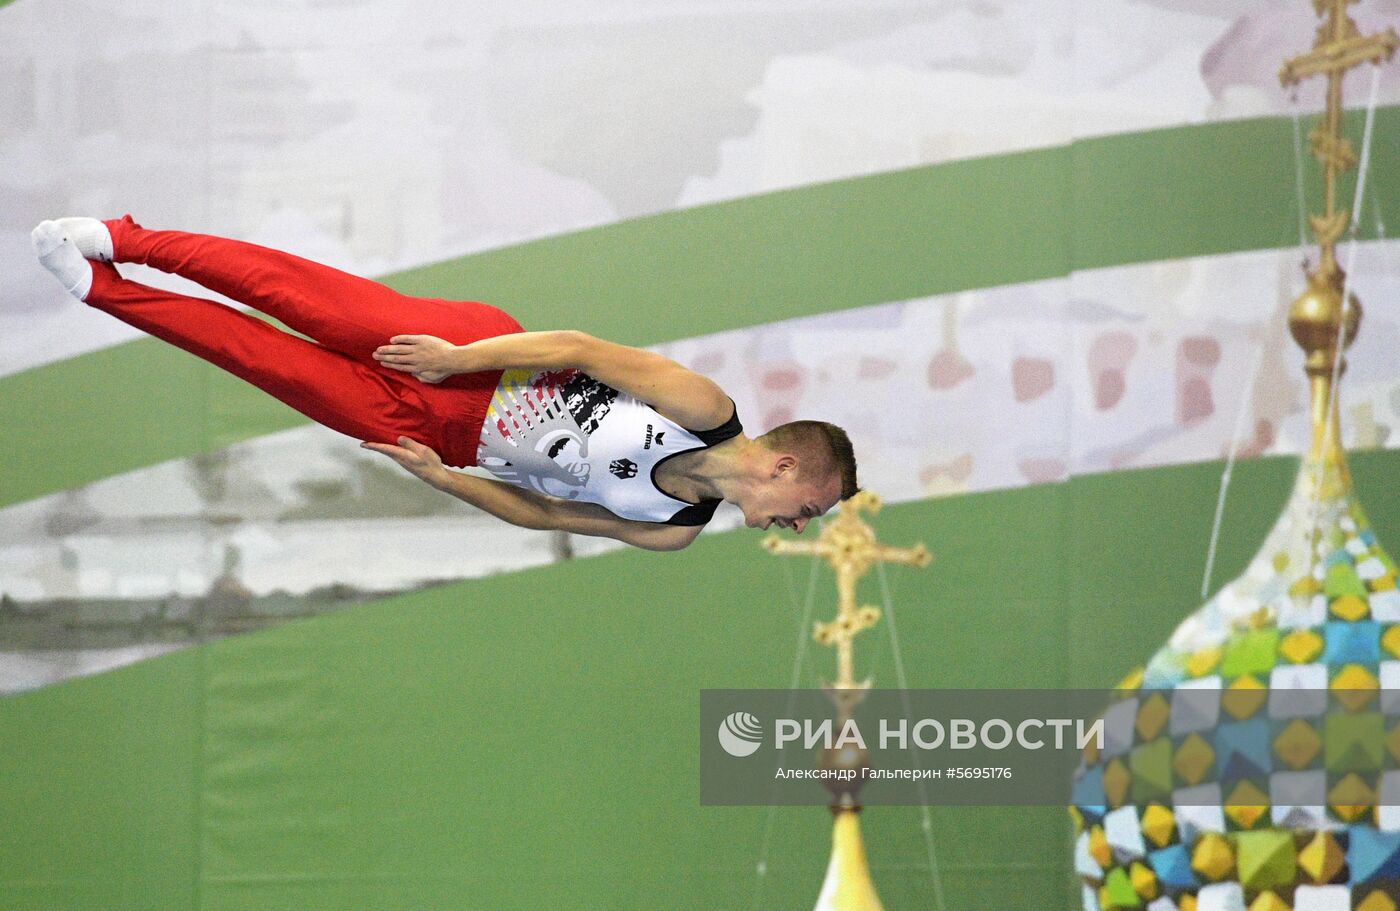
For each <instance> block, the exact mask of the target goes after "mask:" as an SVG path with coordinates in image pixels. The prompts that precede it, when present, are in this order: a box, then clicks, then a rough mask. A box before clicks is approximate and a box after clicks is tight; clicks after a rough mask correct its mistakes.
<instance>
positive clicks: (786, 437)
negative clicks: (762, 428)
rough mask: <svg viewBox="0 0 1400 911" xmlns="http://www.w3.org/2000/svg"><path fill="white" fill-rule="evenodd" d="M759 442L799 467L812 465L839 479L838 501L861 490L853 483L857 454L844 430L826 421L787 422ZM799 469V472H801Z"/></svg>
mask: <svg viewBox="0 0 1400 911" xmlns="http://www.w3.org/2000/svg"><path fill="white" fill-rule="evenodd" d="M758 441H759V442H760V443H762V444H763V445H764V446H767V447H768V448H769V449H770V450H772V451H774V452H791V453H793V454H795V455H796V456H797V458H798V461H799V466H802V465H812V466H814V467H815V470H816V471H818V472H820V473H822V474H826V473H829V472H832V471H835V472H838V473H839V474H840V477H841V499H843V500H849V499H850V498H851V497H853V496H855V495H856V494H857V493H858V492H859V491H860V483H859V482H858V481H857V480H856V453H855V449H853V448H852V446H851V438H850V437H848V436H846V431H844V430H842V429H841V428H840V427H837V426H836V425H835V424H828V423H827V422H826V421H789V422H788V423H786V424H779V425H778V426H777V427H774V428H773V429H772V430H770V431H768V432H767V433H765V434H763V435H762V436H760V437H759V438H758ZM802 470H803V469H802V468H801V467H799V468H798V471H802Z"/></svg>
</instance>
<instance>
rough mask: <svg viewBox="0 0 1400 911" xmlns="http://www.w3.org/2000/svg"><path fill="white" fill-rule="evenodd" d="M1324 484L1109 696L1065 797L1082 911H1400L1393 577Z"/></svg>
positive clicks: (1371, 539) (1397, 607)
mask: <svg viewBox="0 0 1400 911" xmlns="http://www.w3.org/2000/svg"><path fill="white" fill-rule="evenodd" d="M1315 481H1316V475H1315V474H1314V473H1313V472H1311V471H1309V470H1308V467H1307V466H1305V467H1304V469H1303V470H1302V471H1301V472H1300V474H1299V477H1298V481H1297V483H1296V484H1295V486H1294V490H1293V496H1292V497H1291V499H1290V500H1289V502H1288V505H1287V507H1286V508H1285V510H1284V512H1283V515H1282V516H1281V517H1280V518H1279V520H1278V522H1277V523H1276V524H1275V526H1274V528H1273V530H1272V532H1271V533H1270V534H1269V536H1268V539H1267V540H1266V541H1265V543H1264V546H1263V548H1262V549H1261V550H1260V551H1259V553H1258V555H1257V556H1256V557H1255V558H1254V559H1253V561H1251V563H1250V564H1249V566H1248V568H1247V569H1246V570H1245V572H1244V573H1243V574H1242V575H1241V576H1240V577H1239V578H1237V579H1235V580H1234V581H1232V582H1230V583H1229V584H1228V585H1226V586H1225V587H1224V588H1222V589H1221V590H1220V592H1219V593H1217V594H1216V595H1215V597H1213V598H1211V600H1210V601H1209V602H1207V603H1206V604H1205V605H1204V606H1203V607H1202V608H1201V609H1200V610H1198V611H1197V612H1196V613H1195V614H1193V615H1191V616H1190V617H1189V618H1187V620H1186V621H1185V622H1183V623H1182V624H1181V626H1179V627H1178V628H1177V630H1176V632H1175V633H1174V634H1173V635H1172V637H1171V640H1170V641H1169V642H1168V643H1167V645H1166V646H1164V647H1163V648H1162V649H1161V650H1160V651H1158V652H1157V654H1156V655H1154V656H1153V657H1152V659H1151V661H1150V662H1149V663H1148V665H1147V667H1146V668H1145V669H1144V670H1143V671H1141V672H1139V673H1137V674H1135V675H1134V676H1133V677H1132V678H1130V679H1129V680H1127V681H1125V682H1124V685H1123V686H1122V687H1120V690H1121V691H1122V695H1123V698H1122V700H1121V701H1119V702H1116V703H1115V704H1114V706H1113V707H1112V708H1111V709H1110V710H1109V712H1108V714H1107V718H1108V719H1109V725H1108V730H1109V736H1108V737H1107V739H1106V742H1105V745H1104V748H1103V750H1102V751H1101V752H1100V753H1099V755H1096V756H1090V757H1089V759H1090V760H1091V761H1089V762H1086V764H1085V767H1084V769H1083V770H1082V772H1081V774H1080V776H1079V777H1078V779H1077V780H1076V782H1075V785H1074V792H1073V803H1074V808H1073V811H1072V815H1073V816H1074V817H1075V822H1076V827H1077V833H1076V843H1075V870H1076V872H1077V873H1078V874H1079V876H1080V877H1081V878H1082V879H1083V881H1084V883H1085V892H1084V907H1085V908H1086V909H1109V908H1147V909H1151V911H1169V909H1182V911H1190V909H1196V911H1225V909H1239V911H1244V909H1249V911H1285V909H1294V911H1324V909H1326V911H1334V909H1353V908H1355V909H1365V911H1393V909H1395V908H1400V730H1397V728H1396V716H1400V592H1397V591H1396V575H1397V572H1396V566H1395V563H1394V561H1393V560H1392V559H1391V558H1390V557H1389V556H1388V555H1387V554H1386V553H1385V551H1384V550H1382V549H1381V546H1380V544H1379V543H1378V541H1377V539H1376V535H1375V533H1374V532H1373V531H1372V530H1371V528H1370V526H1369V524H1368V523H1367V521H1366V517H1365V514H1364V513H1363V512H1362V510H1361V506H1360V504H1359V503H1358V502H1357V501H1356V499H1355V498H1354V496H1353V495H1352V491H1351V486H1350V483H1349V481H1348V480H1347V479H1346V468H1345V464H1343V463H1335V464H1333V465H1331V466H1330V467H1329V470H1327V471H1325V472H1324V474H1323V481H1322V486H1323V490H1324V494H1325V493H1326V492H1327V490H1328V489H1329V488H1330V489H1332V490H1339V491H1340V493H1339V494H1337V495H1335V496H1331V497H1326V498H1325V499H1323V500H1321V501H1316V500H1315V498H1314V497H1313V495H1312V491H1313V490H1314V485H1315ZM1313 552H1315V553H1316V555H1317V559H1316V560H1313V559H1312V558H1311V554H1312V553H1313ZM1115 721H1116V722H1117V723H1115ZM1116 732H1121V734H1117V733H1116ZM1387 804H1389V805H1388V806H1387Z"/></svg>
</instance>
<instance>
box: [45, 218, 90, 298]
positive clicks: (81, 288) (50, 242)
mask: <svg viewBox="0 0 1400 911" xmlns="http://www.w3.org/2000/svg"><path fill="white" fill-rule="evenodd" d="M82 220H84V221H86V219H82ZM98 224H101V222H98ZM29 239H30V240H31V241H33V243H34V252H35V253H37V254H39V262H41V263H43V265H44V268H45V269H48V270H49V271H50V272H52V273H53V276H54V278H56V279H58V280H59V281H60V282H62V283H63V287H64V288H66V289H68V293H69V294H71V295H73V296H74V297H76V298H77V299H78V300H86V299H87V295H88V292H89V291H90V290H92V265H91V264H90V263H89V262H88V261H87V260H86V259H84V258H83V254H82V253H80V252H78V246H77V244H75V243H73V239H72V238H71V237H69V236H68V232H67V231H65V230H64V229H63V225H61V224H59V223H58V222H56V221H41V222H39V226H38V227H37V228H35V229H34V230H33V231H31V232H30V233H29Z"/></svg>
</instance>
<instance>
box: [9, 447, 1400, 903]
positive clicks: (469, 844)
mask: <svg viewBox="0 0 1400 911" xmlns="http://www.w3.org/2000/svg"><path fill="white" fill-rule="evenodd" d="M1353 468H1354V473H1355V476H1356V481H1357V487H1358V490H1359V493H1360V497H1361V500H1362V502H1363V503H1364V505H1365V507H1366V508H1367V510H1368V514H1369V515H1370V517H1371V519H1372V522H1373V524H1374V527H1375V528H1376V530H1377V533H1378V535H1379V536H1380V538H1381V541H1382V542H1383V543H1385V542H1391V552H1392V553H1394V552H1396V548H1395V545H1394V543H1393V542H1395V541H1396V539H1397V538H1400V493H1397V488H1396V485H1395V484H1394V478H1395V477H1396V472H1397V470H1398V469H1400V453H1394V452H1370V453H1362V454H1358V455H1356V456H1355V457H1354V458H1353ZM1220 471H1221V466H1220V465H1219V464H1217V463H1212V464H1204V465H1192V466H1186V467H1174V468H1167V469H1155V470H1143V471H1131V472H1122V473H1114V474H1109V475H1100V476H1092V477H1080V478H1075V479H1073V480H1071V481H1069V482H1067V483H1063V484H1055V485H1046V486H1040V487H1031V488H1025V489H1021V490H1015V491H1006V492H994V493H984V494H977V495H972V496H965V497H957V498H948V499H938V500H930V501H923V502H916V503H910V504H904V505H900V506H894V507H887V508H886V509H885V510H884V511H883V512H882V513H881V514H880V515H879V516H878V518H877V519H876V524H877V528H878V532H879V535H880V537H881V539H882V540H884V541H886V542H889V543H892V544H905V543H912V542H913V541H916V540H922V541H924V542H926V544H927V545H928V546H929V548H930V549H931V550H932V552H933V553H934V555H935V561H934V563H933V565H932V566H931V567H930V568H929V569H927V570H924V571H922V572H917V571H914V570H910V569H892V570H890V572H889V580H890V586H891V592H892V596H893V601H894V604H895V610H896V618H897V621H898V629H899V634H900V641H901V646H902V654H903V659H904V663H905V666H906V667H907V669H908V673H909V683H910V685H911V686H919V687H969V688H979V687H981V688H990V687H998V688H1002V687H1103V686H1108V685H1112V684H1113V683H1115V682H1116V681H1117V680H1118V679H1119V678H1120V677H1121V675H1123V674H1124V673H1126V672H1127V671H1128V670H1129V669H1130V668H1131V667H1132V666H1134V665H1135V664H1137V663H1140V662H1141V661H1143V660H1144V659H1145V658H1146V657H1147V656H1148V655H1149V654H1150V653H1151V652H1152V651H1153V650H1154V649H1155V648H1156V647H1157V646H1158V645H1159V644H1160V643H1161V642H1162V641H1163V640H1165V638H1166V637H1167V635H1168V634H1169V632H1170V631H1171V630H1172V629H1173V628H1174V627H1175V625H1176V624H1177V623H1178V622H1180V621H1181V620H1182V619H1183V618H1184V617H1185V616H1186V615H1187V614H1188V613H1190V612H1191V611H1192V610H1194V609H1195V607H1196V606H1197V604H1198V602H1199V600H1200V599H1199V597H1198V590H1199V586H1200V574H1201V572H1202V567H1203V566H1204V563H1205V557H1206V541H1207V540H1208V538H1209V532H1210V523H1211V516H1212V512H1213V509H1214V504H1215V497H1216V491H1217V485H1218V482H1219V478H1220ZM1295 471H1296V462H1295V461H1294V460H1291V459H1286V458H1275V459H1267V460H1262V461H1253V462H1246V463H1242V464H1240V465H1239V466H1238V467H1237V469H1236V472H1235V476H1234V481H1233V484H1232V487H1231V492H1230V499H1229V503H1228V506H1227V511H1226V515H1225V523H1224V527H1223V531H1222V538H1221V541H1222V543H1221V549H1220V554H1219V557H1218V561H1217V567H1218V577H1217V581H1216V584H1215V585H1214V586H1212V589H1213V590H1214V589H1215V588H1218V587H1219V585H1220V584H1221V583H1222V582H1223V581H1224V580H1226V579H1228V578H1230V577H1231V576H1233V575H1234V574H1236V573H1238V572H1239V571H1240V570H1241V569H1242V568H1243V566H1244V564H1245V562H1246V561H1247V559H1248V558H1249V556H1250V555H1252V553H1253V552H1254V550H1255V548H1256V547H1257V546H1258V545H1259V543H1260V542H1261V541H1262V539H1263V537H1264V535H1265V533H1266V532H1267V530H1268V528H1269V526H1270V525H1271V524H1272V521H1273V518H1274V516H1275V515H1276V514H1277V512H1278V511H1279V510H1280V509H1281V508H1282V505H1283V503H1284V499H1285V497H1286V496H1287V494H1288V491H1289V488H1290V485H1291V481H1292V478H1293V476H1294V473H1295ZM759 541H760V536H759V535H756V534H753V533H752V532H745V531H736V532H730V533H725V534H716V535H706V536H702V537H701V538H700V540H699V541H698V542H697V543H696V544H695V545H694V546H692V547H691V548H689V549H687V550H685V551H682V552H679V553H674V554H654V553H647V552H641V551H635V550H627V551H623V552H618V553H612V554H608V555H604V556H601V557H596V558H591V559H588V560H581V561H576V562H568V563H563V564H556V565H552V566H548V567H544V568H539V569H534V570H529V571H525V572H520V573H513V574H509V575H502V576H497V577H493V578H488V579H480V580H472V581H466V582H461V583H456V584H452V585H446V586H443V587H440V588H436V589H432V590H428V591H424V592H420V593H415V594H412V595H407V596H403V597H395V598H391V599H386V600H384V601H381V602H376V603H373V604H369V605H364V606H359V607H355V608H349V609H346V610H345V611H343V612H341V613H339V614H335V615H331V616H323V617H318V618H315V619H312V620H307V621H302V622H296V623H292V624H289V625H286V626H282V627H279V628H275V629H270V630H265V631H262V632H258V633H253V634H249V635H244V636H240V637H237V638H233V639H226V640H222V641H219V642H216V643H212V644H209V645H206V646H203V647H199V648H194V649H189V650H186V651H183V652H179V653H174V654H171V655H167V656H163V657H160V658H156V659H153V660H149V661H145V662H142V663H140V664H136V665H132V666H128V667H124V668H121V669H119V670H115V671H111V672H108V673H104V674H100V675H97V676H94V677H88V678H82V679H75V680H70V681H66V682H63V683H60V684H56V685H52V686H49V687H46V688H44V689H41V690H37V691H34V692H30V693H26V694H21V695H17V696H12V697H9V698H5V699H2V700H0V908H4V909H6V911H41V909H42V911H51V909H55V908H63V909H71V911H80V909H93V911H98V909H101V911H118V909H128V908H129V909H141V911H149V909H152V908H160V909H191V911H205V909H219V911H235V909H248V911H252V909H257V911H274V909H287V911H292V909H296V911H332V909H337V911H340V909H343V911H351V909H354V911H363V909H376V911H389V909H405V911H407V909H413V911H423V909H448V908H451V909H492V911H498V909H499V911H504V909H516V908H518V909H530V911H536V909H539V908H543V907H569V908H610V909H611V908H618V909H632V908H636V909H644V908H645V909H655V908H658V907H665V908H677V909H689V908H694V909H706V911H710V909H721V908H722V909H740V908H744V909H747V908H753V907H755V902H754V890H755V882H756V880H755V876H754V865H755V862H756V860H757V858H758V853H759V844H760V842H761V839H762V832H763V827H764V824H765V820H766V818H767V815H766V814H767V811H766V810H765V809H762V808H723V809H720V808H704V807H700V806H699V805H698V790H699V788H698V769H697V742H696V736H697V733H696V727H697V720H698V717H699V706H698V702H699V691H700V690H701V689H702V688H706V687H716V688H742V687H773V686H784V685H786V683H787V680H788V675H789V673H790V668H791V666H792V660H793V649H794V647H795V643H796V641H797V636H798V623H799V619H800V608H801V599H802V597H803V595H804V593H805V585H806V580H807V579H808V577H809V575H808V574H809V569H810V564H808V563H807V562H806V561H804V560H789V561H784V560H779V559H777V558H772V557H768V556H766V555H765V554H763V552H762V551H761V550H760V549H759ZM462 544H463V546H468V547H469V546H471V542H470V541H469V540H463V542H462ZM827 575H829V574H828V573H826V571H825V570H822V572H821V573H820V574H819V575H818V578H819V581H820V584H819V585H818V589H817V601H816V603H817V605H818V615H821V614H824V613H828V612H829V611H830V610H831V606H830V605H831V604H832V596H833V593H832V589H831V585H830V581H829V580H828V579H827V578H826V576H827ZM862 595H863V597H864V598H865V599H867V600H871V601H875V602H876V603H878V601H879V597H880V594H879V588H878V586H877V585H876V584H875V583H874V582H873V580H872V581H869V582H867V584H866V587H865V588H864V589H863V592H862ZM886 631H887V627H881V628H880V629H879V630H878V631H877V633H876V634H874V635H871V636H868V637H867V640H866V642H865V643H863V644H862V646H861V648H860V649H859V654H860V655H861V656H862V659H861V670H862V672H865V671H868V672H870V673H872V674H873V675H874V677H875V680H876V683H877V685H880V686H893V685H894V683H895V676H894V664H893V659H892V657H891V652H890V646H889V643H888V640H887V639H886V638H884V637H885V634H886ZM830 660H831V658H830V656H829V655H828V654H825V651H824V650H822V651H821V652H820V653H819V652H812V653H810V654H809V660H808V664H807V667H808V673H806V674H805V675H804V678H805V679H804V681H803V683H804V685H813V684H815V683H816V682H817V680H818V679H819V678H820V677H821V676H823V675H824V674H826V673H828V668H829V662H830ZM918 819H919V816H918V810H917V809H916V808H898V809H892V808H878V807H877V808H870V809H869V810H867V812H865V813H864V814H863V825H864V828H865V833H866V839H867V844H868V847H869V850H870V854H871V858H872V863H873V866H874V869H875V876H876V879H877V882H878V884H879V888H880V891H881V893H882V895H883V896H884V899H885V902H886V906H887V907H889V908H891V909H898V908H913V907H933V905H932V887H931V885H930V882H929V878H928V875H927V872H926V871H924V870H923V869H922V867H923V865H924V863H925V860H924V857H925V853H924V847H923V841H922V838H921V836H920V832H919V826H918ZM829 826H830V818H829V816H828V814H826V813H825V812H823V811H822V810H820V809H816V808H785V809H781V810H779V811H777V813H776V816H775V819H774V823H773V829H772V841H771V850H770V853H769V857H768V865H769V870H770V873H769V875H768V877H767V879H766V881H765V883H764V891H763V895H762V902H761V904H759V905H758V907H762V908H773V909H777V908H801V907H805V906H809V905H810V904H812V903H813V902H814V901H815V897H816V890H817V887H818V885H819V884H820V882H821V878H822V873H823V870H824V867H825V863H826V855H827V850H828V838H829ZM933 832H934V837H935V840H936V844H937V850H938V859H939V863H940V866H941V870H942V877H943V886H944V891H945V899H946V903H947V907H948V908H998V909H1019V908H1024V909H1028V911H1030V909H1036V911H1040V909H1045V908H1053V907H1073V906H1075V904H1076V903H1077V901H1078V896H1077V887H1076V886H1075V884H1074V881H1073V877H1072V874H1071V872H1070V867H1069V858H1070V841H1069V822H1068V818H1067V816H1066V814H1065V812H1064V811H1063V810H1062V809H1059V808H1033V809H1024V808H984V809H969V808H958V809H949V808H943V809H935V811H934V812H933Z"/></svg>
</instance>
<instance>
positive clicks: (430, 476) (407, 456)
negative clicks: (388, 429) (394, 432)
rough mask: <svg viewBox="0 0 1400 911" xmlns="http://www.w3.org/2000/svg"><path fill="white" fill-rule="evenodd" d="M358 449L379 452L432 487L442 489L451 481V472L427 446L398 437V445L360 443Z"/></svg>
mask: <svg viewBox="0 0 1400 911" xmlns="http://www.w3.org/2000/svg"><path fill="white" fill-rule="evenodd" d="M360 448H362V449H372V450H374V451H375V452H381V453H383V454H384V455H386V456H388V457H389V458H391V459H393V460H394V461H395V462H398V463H399V464H400V465H402V466H403V467H404V470H405V471H407V472H408V473H409V474H411V475H413V476H414V477H416V478H421V479H422V480H424V481H427V482H428V483H429V484H431V485H432V486H434V487H439V488H440V487H442V485H443V484H445V483H447V482H448V481H449V480H451V477H452V472H450V471H448V470H447V468H446V467H444V466H443V464H442V459H441V458H440V457H439V456H438V454H437V453H436V452H433V450H432V449H430V448H429V447H427V446H424V445H423V444H422V443H419V442H417V441H415V440H410V439H409V438H408V437H399V445H397V446H395V445H393V444H392V443H369V442H365V443H361V444H360Z"/></svg>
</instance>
